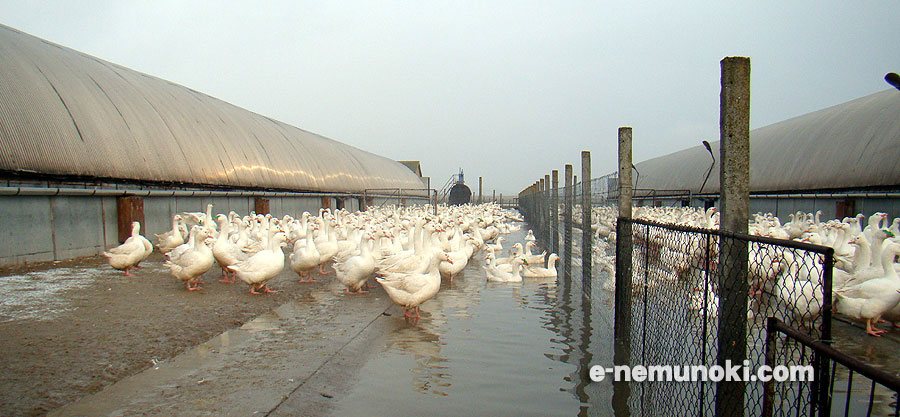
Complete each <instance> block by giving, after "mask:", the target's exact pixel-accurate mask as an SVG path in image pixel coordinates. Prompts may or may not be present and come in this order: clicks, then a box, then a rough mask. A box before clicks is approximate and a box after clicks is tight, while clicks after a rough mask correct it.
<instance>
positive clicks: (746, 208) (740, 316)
mask: <svg viewBox="0 0 900 417" xmlns="http://www.w3.org/2000/svg"><path fill="white" fill-rule="evenodd" d="M721 71H722V90H721V93H720V95H719V134H720V138H719V141H720V142H719V143H720V147H719V161H720V162H719V184H721V188H720V193H721V203H720V205H721V209H722V217H721V219H720V223H719V225H720V229H721V230H722V231H724V232H738V233H747V228H748V220H749V217H750V59H749V58H746V57H727V58H725V59H723V60H722V62H721ZM747 267H748V254H747V241H746V240H740V239H735V238H731V237H720V238H719V267H718V272H719V274H720V275H719V320H718V323H719V324H718V335H719V337H718V352H719V354H718V360H717V363H718V364H719V365H721V366H725V364H726V361H731V363H732V364H735V365H737V364H742V363H743V361H744V359H746V357H747V291H748V289H749V284H748V283H747V279H746V276H747V269H748V268H747ZM745 386H746V383H745V382H741V381H722V382H719V383H718V389H717V390H716V415H720V416H725V415H727V416H738V417H740V416H743V415H744V397H745V393H744V391H745Z"/></svg>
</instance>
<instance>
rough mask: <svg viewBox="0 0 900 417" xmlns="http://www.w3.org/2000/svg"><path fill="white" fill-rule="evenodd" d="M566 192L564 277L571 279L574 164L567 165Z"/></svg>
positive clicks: (564, 199) (564, 201)
mask: <svg viewBox="0 0 900 417" xmlns="http://www.w3.org/2000/svg"><path fill="white" fill-rule="evenodd" d="M565 171H566V180H565V181H566V182H565V184H566V190H565V195H564V197H563V229H564V230H563V252H565V258H564V261H563V276H564V277H565V279H570V278H571V276H572V275H571V272H572V195H573V193H572V188H573V185H572V179H573V178H572V164H566V170H565Z"/></svg>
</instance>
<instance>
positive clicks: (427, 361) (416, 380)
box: [388, 326, 451, 396]
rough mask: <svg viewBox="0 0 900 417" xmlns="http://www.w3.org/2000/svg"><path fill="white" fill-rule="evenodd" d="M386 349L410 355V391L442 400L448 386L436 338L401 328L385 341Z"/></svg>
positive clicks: (419, 328)
mask: <svg viewBox="0 0 900 417" xmlns="http://www.w3.org/2000/svg"><path fill="white" fill-rule="evenodd" d="M388 340H389V347H388V348H389V349H391V350H398V351H400V352H406V353H408V354H410V355H412V358H413V360H414V365H413V367H412V369H410V373H411V374H412V375H411V377H412V379H411V382H412V389H413V390H414V391H416V392H420V393H423V394H435V395H441V396H446V395H447V389H448V388H449V387H450V386H451V383H450V373H449V367H448V366H447V358H445V357H443V356H441V340H440V337H439V336H438V335H437V334H435V333H432V332H431V331H429V330H427V329H425V328H424V327H422V326H409V327H401V328H398V329H397V330H395V331H394V332H393V333H391V334H390V336H389V337H388Z"/></svg>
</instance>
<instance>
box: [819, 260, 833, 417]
mask: <svg viewBox="0 0 900 417" xmlns="http://www.w3.org/2000/svg"><path fill="white" fill-rule="evenodd" d="M822 261H823V262H822V268H823V274H822V275H823V276H822V291H823V294H822V329H821V334H822V336H821V340H822V342H823V343H826V344H829V345H830V344H831V307H832V304H831V303H832V301H833V300H832V299H831V291H832V285H833V282H832V279H833V272H834V271H833V269H834V249H833V248H828V249H827V250H826V251H825V259H823V260H822ZM815 360H816V368H817V369H818V374H819V375H818V383H819V385H818V388H819V406H820V407H821V408H820V409H819V414H820V415H822V416H825V415H828V413H830V412H831V395H829V392H830V391H831V387H830V385H831V369H829V366H828V365H829V362H830V361H829V360H828V359H827V358H824V357H822V355H821V354H820V353H819V352H818V351H816V357H815Z"/></svg>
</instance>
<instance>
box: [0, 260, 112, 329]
mask: <svg viewBox="0 0 900 417" xmlns="http://www.w3.org/2000/svg"><path fill="white" fill-rule="evenodd" d="M107 272H108V271H107ZM103 275H104V271H101V270H99V269H97V268H57V269H50V270H47V271H38V272H29V273H27V274H23V275H10V276H5V277H0V323H2V322H10V321H15V320H49V319H52V318H54V317H58V316H59V315H60V314H61V313H64V312H66V311H69V310H71V307H70V306H69V305H68V303H67V302H66V301H65V300H64V299H63V297H62V294H63V293H64V292H66V291H68V290H72V289H78V288H84V287H88V286H90V285H91V284H93V283H94V281H96V279H97V278H98V277H101V276H103Z"/></svg>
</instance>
